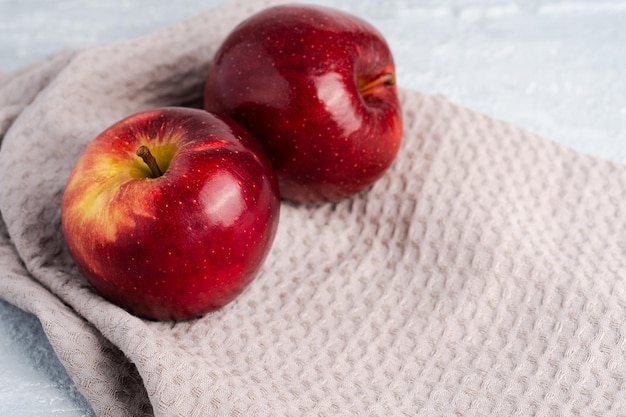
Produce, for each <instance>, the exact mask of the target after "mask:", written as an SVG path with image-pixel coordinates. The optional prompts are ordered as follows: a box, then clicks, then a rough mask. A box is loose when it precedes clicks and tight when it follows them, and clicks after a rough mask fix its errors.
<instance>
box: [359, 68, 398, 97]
mask: <svg viewBox="0 0 626 417" xmlns="http://www.w3.org/2000/svg"><path fill="white" fill-rule="evenodd" d="M395 83H396V76H395V74H394V72H393V71H391V72H384V73H382V74H381V75H379V76H378V77H376V78H374V79H373V80H369V81H365V80H359V90H361V94H363V95H364V96H366V95H368V94H370V93H371V92H372V90H373V89H374V88H375V87H377V86H379V85H394V84H395Z"/></svg>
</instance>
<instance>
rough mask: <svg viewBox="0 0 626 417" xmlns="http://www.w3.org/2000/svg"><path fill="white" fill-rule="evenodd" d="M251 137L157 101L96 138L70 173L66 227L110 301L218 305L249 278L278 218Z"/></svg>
mask: <svg viewBox="0 0 626 417" xmlns="http://www.w3.org/2000/svg"><path fill="white" fill-rule="evenodd" d="M279 205H280V198H279V194H278V183H277V182H276V177H275V174H274V171H273V169H272V167H271V165H270V162H269V160H268V159H267V157H266V156H265V154H264V153H263V150H262V149H261V148H260V146H259V145H258V142H256V141H255V139H254V138H253V137H252V136H251V135H250V134H249V133H248V132H247V131H246V130H245V129H243V128H242V127H241V126H240V125H238V124H237V123H236V122H234V121H232V120H231V119H228V118H227V117H225V116H224V117H217V116H215V115H212V114H210V113H207V112H206V111H204V110H199V109H186V108H173V107H170V108H161V109H156V110H152V111H147V112H142V113H138V114H135V115H133V116H130V117H128V118H126V119H124V120H122V121H120V122H118V123H116V124H114V125H113V126H111V127H110V128H108V129H107V130H105V131H104V132H103V133H101V134H100V135H99V136H98V137H97V138H95V139H94V140H93V141H92V142H91V143H90V144H89V145H88V146H87V147H86V149H85V150H84V151H83V153H82V154H81V156H80V157H79V159H78V161H77V162H76V165H75V167H74V169H73V171H72V173H71V175H70V177H69V180H68V183H67V187H66V189H65V192H64V194H63V201H62V227H63V233H64V236H65V239H66V242H67V245H68V248H69V250H70V254H71V255H72V257H73V258H74V260H75V261H76V264H77V266H78V268H79V269H80V271H82V273H83V275H84V276H85V278H86V279H87V281H88V282H89V283H91V285H92V286H93V287H94V288H95V289H96V290H98V291H99V292H100V293H101V294H102V295H103V296H104V297H106V298H107V299H109V300H110V301H112V302H114V303H116V304H118V305H120V306H122V307H124V308H126V309H127V310H129V311H130V312H132V313H134V314H136V315H138V316H141V317H145V318H150V319H156V320H182V319H188V318H193V317H196V316H200V315H202V314H204V313H206V312H208V311H211V310H213V309H216V308H219V307H222V306H224V305H225V304H227V303H229V302H230V301H231V300H233V299H234V298H235V297H236V296H237V295H239V294H240V293H241V292H242V291H243V290H244V288H245V287H246V286H247V285H248V284H249V283H250V282H251V281H252V280H253V278H254V277H255V275H256V274H257V272H258V270H259V268H260V266H261V265H262V263H263V261H264V259H265V257H266V255H267V253H268V251H269V250H270V247H271V244H272V241H273V239H274V235H275V232H276V227H277V224H278V218H279Z"/></svg>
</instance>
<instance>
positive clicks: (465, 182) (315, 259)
mask: <svg viewBox="0 0 626 417" xmlns="http://www.w3.org/2000/svg"><path fill="white" fill-rule="evenodd" d="M268 4H269V2H258V1H254V2H246V3H237V4H234V5H229V6H225V7H223V8H220V9H216V10H214V11H211V12H209V13H206V14H204V15H200V16H198V17H196V18H192V19H191V20H188V21H185V22H182V23H180V24H178V25H175V26H172V27H170V28H167V29H164V30H162V31H159V32H157V33H154V34H150V35H148V36H144V37H141V38H138V39H135V40H130V41H126V42H121V43H115V44H110V45H104V46H101V47H94V48H91V49H87V50H84V51H79V52H68V53H65V54H61V55H58V56H56V57H54V58H52V59H51V60H49V61H47V62H45V63H42V64H39V65H36V66H33V67H31V68H26V69H24V70H22V71H20V72H19V73H16V74H13V75H12V76H11V77H8V78H7V77H5V78H3V80H2V83H1V84H0V135H1V136H0V137H1V138H2V143H1V147H0V211H1V214H2V219H3V222H2V223H0V224H1V226H0V296H1V297H2V298H4V299H5V300H7V301H8V302H10V303H13V304H15V305H16V306H18V307H20V308H22V309H24V310H26V311H29V312H31V313H33V314H35V315H36V316H37V317H38V318H39V320H40V321H41V323H42V326H43V329H44V331H45V333H46V335H47V336H48V338H49V340H50V343H51V344H52V346H53V348H54V350H55V352H56V353H57V354H58V357H59V359H60V360H61V362H62V363H63V365H64V366H65V367H66V369H67V371H68V373H69V375H70V376H71V377H72V379H73V380H74V381H75V383H76V384H77V386H78V387H79V389H80V391H81V392H82V393H83V394H84V395H85V397H86V398H87V399H88V400H89V402H90V404H91V405H92V407H93V409H94V410H95V412H96V414H97V415H98V416H151V415H155V416H180V417H190V416H203V417H204V416H357V415H358V416H380V417H388V416H456V415H458V416H576V415H579V416H604V417H610V416H615V417H617V416H624V415H626V220H625V219H626V167H625V166H621V165H618V164H614V163H610V162H607V161H603V160H599V159H595V158H593V157H590V156H586V155H583V154H580V153H577V152H574V151H572V150H570V149H567V148H565V147H563V146H560V145H558V144H556V143H554V142H552V141H550V140H547V139H544V138H541V137H537V136H536V135H533V134H531V133H529V132H526V131H524V130H522V129H519V128H517V127H515V126H511V125H509V124H507V123H504V122H501V121H498V120H494V119H493V118H490V117H487V116H485V115H482V114H479V113H477V112H474V111H472V110H470V109H467V108H463V107H460V106H458V105H455V104H453V103H450V102H448V101H446V100H445V99H444V98H440V97H434V96H430V95H426V94H423V93H419V92H416V91H408V90H401V95H402V104H403V109H404V122H405V135H404V139H403V140H404V141H403V146H402V149H401V150H400V153H399V155H398V159H397V161H396V162H395V164H394V165H393V167H392V168H391V169H390V171H389V172H388V173H387V174H386V175H385V176H384V177H383V178H382V179H381V180H380V181H379V182H378V183H376V184H375V185H374V186H373V188H371V189H370V190H368V191H367V192H364V193H361V194H359V195H357V196H355V197H354V198H350V199H347V200H345V201H342V202H340V203H337V204H332V205H331V204H328V205H323V206H319V207H304V206H298V205H293V204H289V203H283V206H282V213H281V219H280V225H279V229H278V234H277V236H276V239H275V243H274V246H273V248H272V251H271V253H270V255H269V257H268V259H267V262H266V263H265V264H264V266H263V268H262V270H261V273H260V274H259V276H258V277H257V279H256V280H255V281H254V282H253V283H252V284H251V285H250V287H249V288H248V289H247V290H246V291H245V292H244V293H243V294H242V295H241V296H240V297H239V298H237V299H236V300H235V301H234V302H233V303H231V304H229V305H228V306H226V307H225V308H223V309H221V310H219V311H217V312H213V313H210V314H207V315H206V316H205V317H203V318H200V319H197V320H192V321H188V322H181V323H170V322H150V321H144V320H140V319H138V318H135V317H133V316H132V315H130V314H128V313H126V312H125V311H123V310H121V309H120V308H118V307H116V306H114V305H112V304H110V303H108V302H107V301H106V300H104V299H102V298H101V297H99V296H98V295H97V294H95V293H94V292H93V291H92V290H91V289H90V287H89V286H88V285H87V284H86V283H85V281H84V280H83V279H82V278H81V276H80V274H79V273H78V272H77V270H76V269H75V267H74V264H73V262H72V261H71V259H70V257H69V255H68V252H67V250H66V248H65V245H64V241H63V237H62V234H61V230H60V209H59V206H60V200H61V196H62V193H63V188H64V184H65V181H66V179H67V176H68V174H69V172H70V170H71V168H72V166H73V164H74V162H75V161H76V158H77V156H78V155H79V153H80V152H81V150H82V149H83V148H84V147H85V145H86V144H87V142H89V141H90V140H91V139H92V138H93V137H94V136H95V135H96V134H97V133H98V132H99V131H101V130H102V129H104V128H105V127H107V126H108V125H110V124H111V123H113V122H115V121H116V120H118V119H120V118H122V117H124V116H127V115H129V114H131V113H133V112H136V111H139V110H144V109H148V108H152V107H158V106H163V105H182V104H186V103H190V102H194V101H196V100H198V99H200V98H201V91H202V85H203V81H204V75H205V73H206V69H207V66H208V65H209V60H210V57H211V56H212V53H213V51H214V50H215V49H216V47H217V45H218V44H219V42H220V40H221V39H222V38H223V37H224V36H225V34H226V33H227V32H228V31H229V30H230V29H231V28H232V27H233V26H234V25H235V24H236V22H238V21H239V20H241V19H243V18H245V17H246V16H247V15H249V14H250V13H252V12H253V11H255V10H258V9H260V8H262V7H265V6H266V5H268Z"/></svg>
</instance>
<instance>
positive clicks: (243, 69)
mask: <svg viewBox="0 0 626 417" xmlns="http://www.w3.org/2000/svg"><path fill="white" fill-rule="evenodd" d="M395 84H396V83H395V66H394V61H393V57H392V54H391V52H390V49H389V47H388V45H387V43H386V41H385V39H384V38H383V36H382V35H381V34H380V33H379V32H378V31H377V30H376V29H375V28H374V27H372V26H371V25H370V24H368V23H367V22H365V21H363V20H361V19H360V18H358V17H356V16H353V15H350V14H348V13H345V12H341V11H338V10H335V9H331V8H326V7H318V6H311V5H281V6H275V7H271V8H268V9H265V10H263V11H261V12H259V13H257V14H255V15H252V16H250V17H249V18H248V19H246V20H244V21H242V22H241V23H240V24H239V25H237V26H236V27H235V28H234V30H233V31H232V32H231V33H230V34H229V35H228V36H227V37H226V39H225V40H224V42H223V43H222V45H221V46H220V47H219V48H218V50H217V52H216V54H215V56H214V59H213V61H212V64H211V65H210V67H209V70H208V74H207V80H206V83H205V95H204V108H205V109H206V110H208V111H212V112H220V113H225V114H227V115H229V116H231V117H232V118H234V119H235V120H237V121H238V122H239V123H240V124H242V125H243V126H244V127H245V128H246V129H248V130H249V131H250V132H251V133H252V134H253V135H254V136H255V137H256V138H257V139H258V140H259V142H260V143H261V145H262V146H263V147H264V149H265V151H266V153H267V155H268V156H269V158H270V160H271V162H272V164H273V166H274V168H275V169H276V172H277V176H278V181H279V184H280V192H281V196H282V197H283V198H285V199H288V200H292V201H296V202H300V203H313V204H318V203H325V202H331V201H338V200H341V199H343V198H346V197H348V196H351V195H353V194H355V193H357V192H359V191H361V190H364V189H365V188H367V187H369V186H370V185H371V184H373V183H374V182H375V181H376V180H378V179H379V178H380V177H381V176H382V175H383V174H384V172H385V171H386V170H387V168H388V167H389V166H390V165H391V164H392V162H393V160H394V159H395V157H396V154H397V152H398V149H399V146H400V142H401V137H402V115H401V107H400V103H399V99H398V93H397V88H396V85H395Z"/></svg>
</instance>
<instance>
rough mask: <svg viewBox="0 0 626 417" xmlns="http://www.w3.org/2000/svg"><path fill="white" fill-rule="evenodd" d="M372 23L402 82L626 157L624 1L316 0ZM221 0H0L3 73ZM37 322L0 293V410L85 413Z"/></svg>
mask: <svg viewBox="0 0 626 417" xmlns="http://www.w3.org/2000/svg"><path fill="white" fill-rule="evenodd" d="M312 2H313V3H318V4H325V5H332V6H335V7H337V8H341V9H344V10H348V11H351V12H352V13H354V14H357V15H360V16H362V17H364V18H365V19H367V20H369V21H370V22H372V23H373V24H374V25H375V26H376V27H378V28H379V29H380V30H381V31H382V32H383V34H384V35H385V36H386V37H387V40H388V41H389V43H390V44H391V47H392V49H393V51H394V54H395V58H396V64H397V68H398V78H399V84H401V85H402V86H404V87H409V88H413V89H417V90H421V91H425V92H428V93H433V94H441V95H443V96H446V97H447V98H448V99H450V100H452V101H454V102H457V103H460V104H462V105H465V106H468V107H471V108H473V109H475V110H479V111H482V112H484V113H487V114H490V115H492V116H495V117H498V118H500V119H503V120H506V121H508V122H510V123H513V124H516V125H519V126H522V127H524V128H526V129H528V130H531V131H533V132H536V133H539V134H540V135H543V136H544V137H546V138H549V139H552V140H555V141H558V142H561V143H563V144H565V145H567V146H570V147H572V148H574V149H577V150H579V151H581V152H586V153H589V154H592V155H595V156H598V157H601V158H605V159H610V160H613V161H617V162H620V163H626V53H624V49H623V45H626V25H624V22H626V2H625V1H623V0H604V1H595V0H578V1H573V0H552V1H548V0H415V1H406V0H388V1H386V2H384V3H383V2H377V1H369V0H334V1H329V0H315V1H312ZM223 3H226V1H224V0H202V1H199V0H186V1H178V2H169V1H155V0H136V1H133V2H119V3H114V2H105V1H98V0H88V1H77V0H57V1H55V2H51V1H45V0H29V1H27V2H15V1H9V0H0V71H2V72H12V71H15V70H18V69H19V68H20V67H22V66H25V65H29V64H32V63H34V62H37V61H38V60H41V59H45V58H46V57H47V56H49V55H51V54H54V53H55V52H58V51H60V50H63V49H71V48H82V47H88V46H89V45H93V44H98V43H103V42H109V41H113V40H119V39H126V38H132V37H134V36H137V35H140V34H143V33H147V32H149V31H152V30H155V29H158V28H160V27H163V26H165V25H168V24H171V23H175V22H176V21H179V20H181V19H184V18H185V17H187V16H191V15H193V14H196V13H200V12H203V11H206V10H208V9H210V8H211V7H212V6H214V5H218V4H223ZM90 415H93V412H92V411H91V409H90V407H89V405H88V404H87V403H86V402H85V400H84V399H83V398H82V396H81V395H80V393H78V392H77V390H76V388H75V387H74V385H73V383H72V381H71V380H70V379H69V378H68V376H67V374H66V372H65V370H64V369H63V368H62V367H61V365H60V364H59V362H58V360H57V359H56V356H55V354H54V351H53V350H52V348H51V347H50V345H49V343H48V342H47V340H46V338H45V336H44V334H43V331H42V330H41V326H40V325H39V323H38V321H37V320H36V319H35V318H34V317H33V316H31V315H29V314H27V313H24V312H22V311H20V310H18V309H17V308H15V307H13V306H11V305H10V304H8V303H6V302H4V301H0V416H12V417H21V416H24V417H32V416H62V417H75V416H90Z"/></svg>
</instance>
